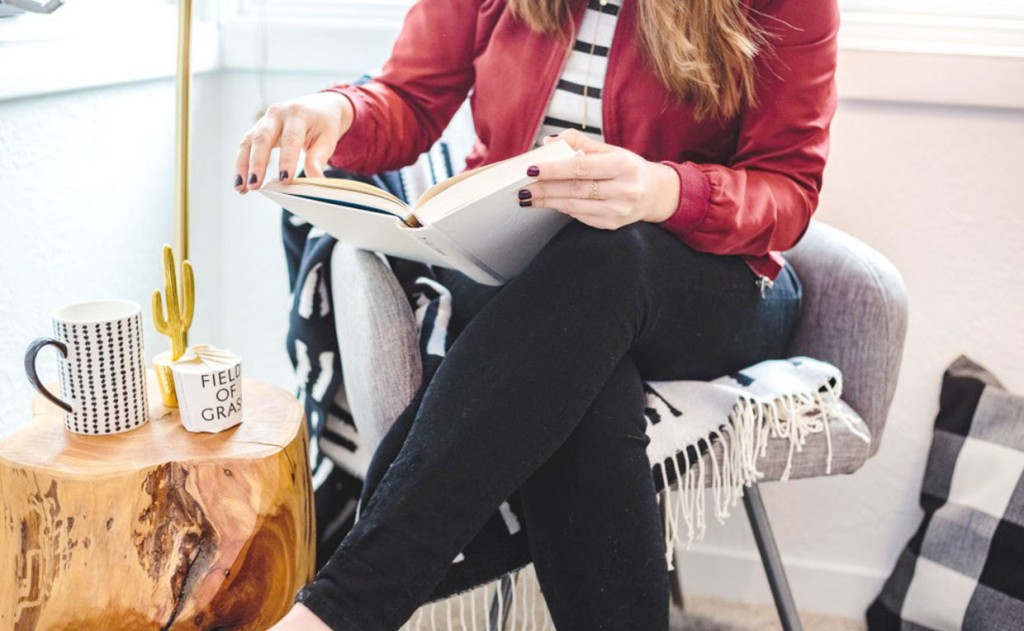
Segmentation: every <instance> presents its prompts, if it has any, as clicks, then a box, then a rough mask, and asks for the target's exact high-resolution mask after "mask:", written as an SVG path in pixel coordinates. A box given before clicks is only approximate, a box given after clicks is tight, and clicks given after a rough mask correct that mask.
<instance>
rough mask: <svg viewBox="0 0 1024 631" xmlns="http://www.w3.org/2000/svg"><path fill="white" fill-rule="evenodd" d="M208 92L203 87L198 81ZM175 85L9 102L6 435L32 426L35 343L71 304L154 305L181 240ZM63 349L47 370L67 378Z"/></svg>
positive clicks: (3, 208)
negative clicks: (61, 368) (121, 301)
mask: <svg viewBox="0 0 1024 631" xmlns="http://www.w3.org/2000/svg"><path fill="white" fill-rule="evenodd" d="M197 90H199V91H201V90H202V86H201V85H199V86H197ZM173 156H174V86H173V83H172V82H169V81H152V82H144V83H136V84H132V85H128V86H121V87H114V88H107V89H100V90H87V91H81V92H70V93H65V94H59V95H54V96H46V97H40V98H29V99H19V100H12V101H4V102H0V437H2V436H5V435H7V434H9V433H11V432H12V431H14V430H15V429H16V428H17V427H20V426H21V425H22V424H23V423H25V422H27V421H28V420H29V404H30V401H31V397H32V394H33V391H32V389H31V387H30V386H29V383H28V380H27V379H26V378H25V375H24V371H23V369H22V357H23V356H24V352H25V347H26V346H28V344H29V342H31V341H32V340H33V339H34V338H36V337H40V336H46V335H50V334H51V333H52V327H51V324H50V314H51V313H52V312H53V311H54V310H55V309H57V308H58V307H60V306H61V305H64V304H66V303H70V302H74V301H77V300H88V299H94V298H127V299H130V300H134V301H135V302H138V303H139V304H140V305H143V306H144V310H143V314H144V320H145V323H146V327H145V331H146V335H145V347H146V352H147V356H152V355H153V354H154V353H156V352H158V351H159V350H162V349H163V346H164V343H163V341H162V340H161V339H158V338H157V336H156V333H155V331H154V330H153V327H152V323H151V318H149V317H148V315H147V314H148V304H149V302H148V301H149V292H150V291H152V290H153V289H156V288H157V287H159V286H160V285H159V284H158V283H159V282H160V279H161V271H160V269H161V268H160V247H161V245H162V244H163V243H164V242H169V241H170V240H171V239H172V237H171V203H172V202H171V198H172V197H171V196H172V190H173V187H172V182H173V173H174V172H173ZM54 355H55V351H52V349H50V350H46V351H44V352H43V353H42V354H40V361H39V366H40V373H41V376H42V377H43V378H44V380H46V381H53V380H55V379H56V371H55V364H56V362H55V360H54Z"/></svg>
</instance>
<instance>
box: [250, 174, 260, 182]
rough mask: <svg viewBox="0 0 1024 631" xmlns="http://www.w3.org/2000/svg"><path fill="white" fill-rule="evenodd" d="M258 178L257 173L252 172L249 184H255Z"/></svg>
mask: <svg viewBox="0 0 1024 631" xmlns="http://www.w3.org/2000/svg"><path fill="white" fill-rule="evenodd" d="M257 179H258V178H257V177H256V174H255V173H250V174H249V184H255V183H256V180H257Z"/></svg>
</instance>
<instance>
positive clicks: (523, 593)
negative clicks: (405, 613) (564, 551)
mask: <svg viewBox="0 0 1024 631" xmlns="http://www.w3.org/2000/svg"><path fill="white" fill-rule="evenodd" d="M505 576H508V577H509V578H511V579H512V593H511V594H510V595H509V597H508V598H505V597H504V596H503V594H502V592H501V579H502V578H504V577H505ZM505 576H502V577H499V578H497V579H495V580H493V581H490V582H488V583H484V584H483V585H480V586H479V587H475V588H473V589H470V590H467V591H465V592H462V593H461V594H456V595H454V596H452V597H451V598H446V599H444V600H437V601H434V602H432V603H428V604H425V605H423V606H422V607H420V608H419V609H417V610H416V613H414V614H413V615H412V617H411V618H409V620H408V621H407V622H406V623H405V624H404V625H403V626H402V627H401V629H400V630H399V631H499V630H500V629H507V630H508V631H555V625H554V623H553V622H552V620H551V614H550V613H549V612H548V607H547V604H546V603H545V602H544V594H543V592H541V589H540V583H538V581H537V572H536V570H535V569H534V567H533V564H532V563H529V564H527V565H526V566H524V567H522V568H520V569H518V570H516V571H514V572H510V573H508V574H506V575H505ZM495 596H497V601H496V602H495ZM494 604H497V608H498V620H499V621H500V620H502V619H504V620H505V621H506V624H505V625H504V626H502V625H501V624H500V623H499V625H498V627H497V629H491V628H490V627H489V626H488V624H489V623H488V620H489V619H490V616H491V607H492V606H493V605H494Z"/></svg>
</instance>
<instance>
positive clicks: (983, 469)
mask: <svg viewBox="0 0 1024 631" xmlns="http://www.w3.org/2000/svg"><path fill="white" fill-rule="evenodd" d="M921 507H922V508H923V509H924V521H923V522H921V526H920V528H918V530H917V533H915V534H914V536H913V537H912V538H911V539H910V541H909V542H908V543H907V547H906V549H905V550H904V551H903V553H902V554H901V555H900V557H899V560H898V561H897V562H896V568H895V569H894V570H893V573H892V575H891V576H890V577H889V580H888V581H887V582H886V583H885V587H884V588H883V589H882V593H881V594H879V596H878V598H877V599H876V600H875V602H874V603H873V604H872V605H871V607H870V608H869V609H868V612H867V619H868V628H869V629H871V630H872V631H876V630H885V629H904V630H917V629H966V630H971V629H979V630H980V629H985V630H990V629H991V630H993V631H996V630H1002V629H1007V630H1009V629H1024V397H1022V396H1020V395H1014V394H1011V393H1009V392H1007V391H1006V390H1005V389H1004V388H1003V386H1002V385H1001V384H1000V383H999V382H998V381H997V380H996V378H995V377H994V376H992V374H991V373H989V372H988V371H987V370H985V369H984V368H982V367H981V366H979V365H978V364H976V363H974V362H973V361H971V360H970V359H968V358H966V357H964V356H961V357H959V358H957V360H956V361H954V362H953V364H952V365H951V366H950V367H949V368H948V369H947V370H946V373H945V375H944V376H943V379H942V395H941V398H940V402H939V415H938V418H936V420H935V437H934V439H933V441H932V447H931V452H930V453H929V457H928V465H927V468H926V470H925V476H924V483H923V485H922V489H921Z"/></svg>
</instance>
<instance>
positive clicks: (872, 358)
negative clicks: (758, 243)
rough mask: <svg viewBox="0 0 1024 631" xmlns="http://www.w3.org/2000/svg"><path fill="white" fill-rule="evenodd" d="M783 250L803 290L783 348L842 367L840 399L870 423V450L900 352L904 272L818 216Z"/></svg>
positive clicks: (889, 400) (881, 421)
mask: <svg viewBox="0 0 1024 631" xmlns="http://www.w3.org/2000/svg"><path fill="white" fill-rule="evenodd" d="M784 256H785V258H786V260H787V261H789V263H790V264H792V265H793V269H794V271H796V273H797V276H798V277H799V278H800V282H801V284H802V285H803V291H804V294H803V295H804V298H803V300H804V301H803V313H802V316H801V320H800V324H799V325H798V327H797V331H796V334H795V337H794V339H793V341H792V343H791V344H790V349H789V354H790V356H795V355H807V356H809V357H814V358H817V359H821V360H824V361H827V362H830V363H832V364H834V365H835V366H837V367H838V368H839V369H840V370H841V371H842V373H843V399H844V400H845V401H846V402H847V403H849V404H850V406H851V407H852V408H853V409H854V410H856V411H857V413H858V414H860V415H861V417H862V418H863V419H864V421H865V422H866V423H867V425H868V427H869V429H870V430H871V437H872V441H871V451H870V454H871V455H874V453H875V452H876V451H877V450H878V447H879V444H880V443H881V438H882V430H883V428H884V426H885V421H886V418H887V416H888V413H889V406H890V404H891V403H892V398H893V394H894V393H895V391H896V381H897V378H898V376H899V370H900V363H901V361H902V358H903V343H904V339H905V338H906V333H907V292H906V286H905V285H904V282H903V277H902V276H901V275H900V273H899V271H898V270H897V269H896V268H895V266H893V264H892V263H891V262H889V260H888V259H886V258H885V257H884V256H883V255H882V254H881V253H879V252H878V251H876V250H874V249H872V248H871V247H869V246H867V245H866V244H864V243H862V242H861V241H858V240H857V239H855V238H854V237H852V236H850V235H848V234H846V233H844V232H842V231H841V230H838V229H837V228H833V227H831V226H828V225H826V224H824V223H821V222H820V221H817V220H813V221H812V222H811V225H810V226H809V227H808V230H807V232H806V233H805V234H804V236H803V238H802V239H801V240H800V242H799V243H798V244H797V245H796V247H794V248H793V249H792V250H790V251H788V252H786V253H784Z"/></svg>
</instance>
